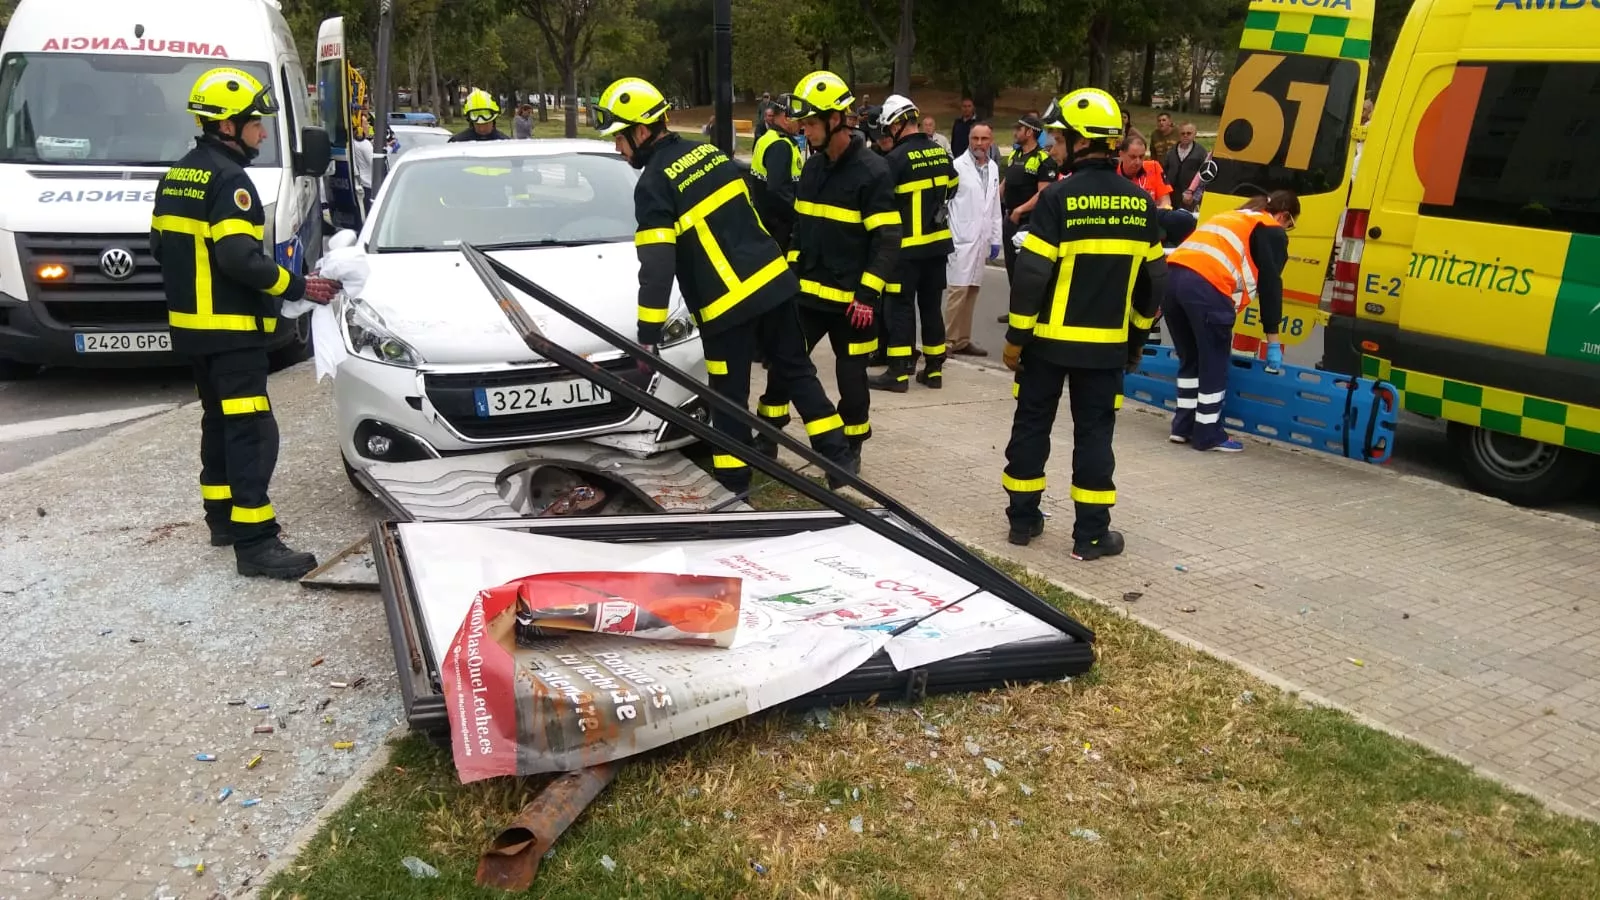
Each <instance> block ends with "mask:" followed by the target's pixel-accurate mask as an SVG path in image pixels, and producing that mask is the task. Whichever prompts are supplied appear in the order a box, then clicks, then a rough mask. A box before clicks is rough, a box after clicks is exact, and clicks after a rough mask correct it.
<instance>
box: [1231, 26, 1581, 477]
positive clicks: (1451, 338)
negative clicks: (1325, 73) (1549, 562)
mask: <svg viewBox="0 0 1600 900" xmlns="http://www.w3.org/2000/svg"><path fill="white" fill-rule="evenodd" d="M1231 99H1232V98H1231V97H1230V102H1231ZM1330 311H1331V313H1332V315H1331V318H1330V320H1329V323H1328V327H1327V331H1326V334H1325V336H1324V337H1325V344H1324V367H1325V368H1328V369H1331V370H1335V371H1342V372H1357V371H1359V372H1361V373H1362V374H1365V375H1367V376H1370V377H1376V378H1381V379H1384V380H1386V381H1389V382H1392V383H1393V384H1394V385H1395V387H1396V388H1397V389H1399V391H1400V392H1401V395H1402V398H1403V399H1402V404H1403V406H1404V408H1405V409H1407V410H1410V411H1411V412H1414V413H1421V414H1423V415H1427V416H1432V417H1436V418H1439V419H1444V420H1446V421H1447V422H1448V423H1449V426H1448V427H1449V433H1450V436H1451V439H1452V441H1453V443H1455V445H1456V446H1457V447H1458V449H1459V451H1460V454H1461V458H1462V460H1463V462H1464V465H1465V468H1466V471H1467V475H1468V477H1469V480H1470V481H1471V482H1472V484H1473V485H1474V486H1475V487H1477V488H1478V489H1479V490H1482V491H1484V492H1486V493H1490V494H1494V495H1496V496H1499V497H1502V498H1504V499H1506V500H1509V501H1511V502H1513V503H1520V504H1527V505H1537V504H1543V503H1549V502H1552V501H1555V500H1559V499H1562V498H1565V497H1569V496H1572V495H1573V494H1576V493H1578V492H1579V491H1581V490H1582V489H1583V488H1584V486H1585V485H1586V484H1587V482H1588V481H1589V478H1590V476H1591V475H1592V474H1593V472H1594V470H1595V463H1596V458H1595V457H1594V456H1592V455H1591V454H1596V453H1600V0H1415V3H1414V4H1413V5H1412V7H1411V13H1410V15H1409V17H1408V18H1407V19H1406V22H1405V25H1404V27H1403V29H1402V30H1401V32H1400V37H1399V40H1398V42H1397V43H1396V46H1395V48H1394V54H1393V57H1392V60H1391V63H1390V65H1389V68H1388V71H1387V72H1385V73H1384V77H1383V85H1382V89H1381V91H1380V92H1379V94H1378V98H1377V103H1376V109H1375V112H1374V115H1373V119H1372V122H1371V125H1370V127H1369V128H1368V129H1367V136H1366V141H1365V144H1364V146H1363V148H1362V151H1361V162H1360V166H1359V169H1358V171H1357V173H1356V178H1355V184H1354V187H1353V188H1352V190H1351V194H1350V201H1349V211H1348V213H1347V214H1346V217H1345V220H1344V226H1343V240H1342V242H1341V249H1340V251H1339V255H1338V259H1337V260H1336V263H1335V266H1334V280H1333V284H1332V301H1331V310H1330Z"/></svg>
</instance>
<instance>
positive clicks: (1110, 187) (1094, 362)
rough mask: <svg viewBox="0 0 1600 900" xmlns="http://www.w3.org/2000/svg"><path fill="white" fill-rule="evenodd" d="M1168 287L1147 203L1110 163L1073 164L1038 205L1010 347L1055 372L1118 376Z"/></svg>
mask: <svg viewBox="0 0 1600 900" xmlns="http://www.w3.org/2000/svg"><path fill="white" fill-rule="evenodd" d="M1166 278H1167V263H1166V258H1165V256H1164V255H1163V254H1162V251H1161V229H1160V227H1159V225H1158V224H1157V223H1156V215H1155V203H1154V201H1152V200H1151V199H1150V195H1149V194H1147V193H1145V192H1144V190H1143V189H1142V188H1140V187H1139V186H1138V185H1136V184H1134V183H1133V182H1131V181H1129V180H1127V179H1126V178H1123V177H1122V176H1120V175H1118V174H1117V172H1116V169H1115V162H1114V161H1113V160H1105V159H1095V160H1089V161H1085V162H1082V163H1079V164H1078V166H1077V168H1076V169H1075V170H1074V171H1073V173H1072V174H1071V175H1069V176H1068V177H1067V178H1066V179H1064V180H1062V181H1058V182H1056V183H1055V184H1052V185H1050V186H1049V187H1047V188H1045V189H1044V193H1043V194H1042V195H1040V197H1039V202H1038V203H1037V204H1035V205H1034V208H1033V215H1032V217H1031V218H1030V219H1029V225H1028V235H1027V237H1026V238H1025V239H1024V240H1023V243H1022V249H1021V250H1020V251H1019V252H1018V253H1017V266H1016V271H1015V273H1014V275H1013V277H1012V281H1011V315H1010V328H1008V329H1007V330H1006V343H1008V344H1016V345H1018V346H1022V345H1026V344H1030V343H1031V344H1033V345H1034V348H1033V349H1032V350H1030V351H1029V353H1033V354H1043V356H1044V358H1045V359H1047V360H1049V361H1050V362H1053V363H1056V364H1057V365H1062V366H1071V367H1075V368H1084V369H1116V368H1121V367H1123V366H1124V365H1126V364H1127V362H1128V360H1129V359H1130V357H1131V354H1132V353H1136V352H1138V351H1139V348H1140V347H1142V346H1143V345H1144V340H1145V337H1146V335H1148V334H1149V331H1150V326H1151V324H1152V323H1153V321H1154V319H1155V314H1156V309H1157V307H1158V305H1159V304H1160V300H1161V295H1162V293H1163V292H1164V291H1165V289H1166V288H1165V285H1166Z"/></svg>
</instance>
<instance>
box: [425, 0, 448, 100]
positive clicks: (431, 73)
mask: <svg viewBox="0 0 1600 900" xmlns="http://www.w3.org/2000/svg"><path fill="white" fill-rule="evenodd" d="M426 42H427V46H428V78H429V80H430V82H431V85H432V88H433V98H432V102H433V115H434V118H435V119H437V120H438V121H440V122H443V121H444V103H443V101H444V97H442V96H441V95H440V93H439V55H438V53H437V52H436V51H435V49H434V46H433V45H434V40H433V18H432V17H431V16H430V17H429V18H428V25H427V35H426Z"/></svg>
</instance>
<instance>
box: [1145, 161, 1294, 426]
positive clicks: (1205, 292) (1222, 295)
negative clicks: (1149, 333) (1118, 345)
mask: <svg viewBox="0 0 1600 900" xmlns="http://www.w3.org/2000/svg"><path fill="white" fill-rule="evenodd" d="M1299 215H1300V198H1298V197H1296V196H1295V195H1294V192H1293V191H1273V192H1272V193H1271V194H1269V195H1266V196H1259V197H1256V198H1254V199H1252V200H1251V201H1250V202H1249V203H1246V204H1245V205H1244V206H1243V207H1241V208H1239V209H1236V210H1230V211H1228V212H1224V213H1219V214H1218V215H1216V216H1213V217H1212V218H1211V219H1210V220H1208V221H1207V222H1206V223H1205V224H1203V225H1201V226H1200V227H1199V228H1197V229H1195V231H1194V233H1193V234H1192V235H1190V236H1189V238H1188V239H1187V240H1185V241H1184V242H1183V243H1182V244H1181V245H1180V246H1179V247H1178V249H1176V250H1174V251H1173V252H1172V255H1171V256H1169V257H1168V258H1167V265H1168V267H1169V269H1170V273H1171V274H1170V275H1169V277H1168V278H1167V294H1166V297H1164V298H1163V299H1162V301H1161V311H1162V315H1163V316H1164V318H1165V321H1166V322H1167V327H1168V330H1169V331H1170V332H1171V333H1172V345H1173V347H1174V349H1176V350H1177V351H1178V361H1179V366H1178V412H1177V414H1176V415H1174V416H1173V417H1172V435H1171V437H1169V438H1168V440H1171V441H1172V442H1173V443H1175V444H1190V445H1191V446H1193V447H1194V448H1195V449H1196V450H1219V451H1222V452H1224V453H1238V452H1239V451H1241V450H1243V449H1244V445H1243V444H1241V443H1239V442H1238V441H1236V440H1233V439H1232V438H1230V437H1228V433H1227V432H1226V431H1224V430H1223V428H1222V399H1223V397H1224V395H1226V394H1227V391H1228V364H1229V357H1230V356H1231V354H1232V345H1233V323H1234V319H1235V317H1237V316H1238V314H1239V312H1240V311H1241V310H1243V309H1244V308H1245V307H1246V306H1249V305H1250V304H1251V303H1252V302H1259V303H1260V304H1261V309H1260V315H1261V325H1262V328H1263V330H1264V331H1265V332H1266V334H1267V371H1269V372H1274V371H1278V370H1280V369H1281V367H1282V366H1283V347H1282V346H1281V345H1280V344H1279V343H1278V322H1279V320H1280V319H1282V318H1283V267H1284V266H1285V265H1287V264H1288V262H1289V232H1290V231H1291V230H1293V228H1294V221H1295V218H1296V217H1297V216H1299Z"/></svg>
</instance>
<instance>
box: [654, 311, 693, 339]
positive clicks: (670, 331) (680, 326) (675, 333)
mask: <svg viewBox="0 0 1600 900" xmlns="http://www.w3.org/2000/svg"><path fill="white" fill-rule="evenodd" d="M699 330H700V329H698V328H696V327H695V324H694V317H693V316H690V315H689V313H688V311H687V310H685V311H683V312H681V313H678V314H677V315H675V316H673V317H672V318H670V319H668V320H667V324H666V325H663V326H662V327H661V343H660V345H659V346H662V347H675V346H677V345H678V344H681V343H683V342H685V341H688V340H692V339H693V338H694V336H695V334H696V333H697V332H699Z"/></svg>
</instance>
